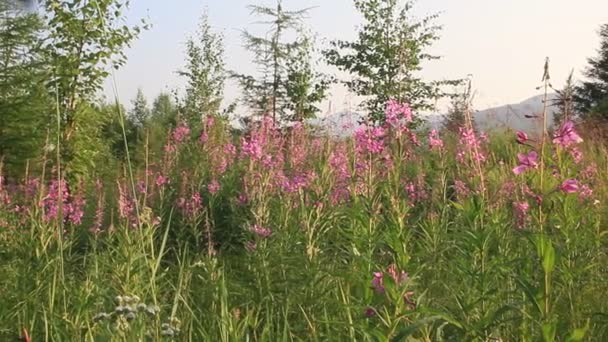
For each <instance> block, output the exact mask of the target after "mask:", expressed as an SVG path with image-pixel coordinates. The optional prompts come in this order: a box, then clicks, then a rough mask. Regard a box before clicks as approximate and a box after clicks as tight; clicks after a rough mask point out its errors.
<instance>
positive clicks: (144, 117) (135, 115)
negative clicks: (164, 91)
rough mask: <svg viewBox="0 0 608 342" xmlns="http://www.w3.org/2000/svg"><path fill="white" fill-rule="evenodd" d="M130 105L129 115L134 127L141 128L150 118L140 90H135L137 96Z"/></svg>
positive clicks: (145, 101)
mask: <svg viewBox="0 0 608 342" xmlns="http://www.w3.org/2000/svg"><path fill="white" fill-rule="evenodd" d="M131 104H132V106H133V107H132V108H131V111H130V113H129V114H130V117H131V120H133V122H134V124H135V125H136V126H138V127H143V126H144V125H145V124H146V122H147V121H148V119H149V118H150V108H149V107H148V101H147V100H146V96H145V95H144V92H143V91H142V90H141V88H138V89H137V94H136V95H135V98H134V99H133V101H131Z"/></svg>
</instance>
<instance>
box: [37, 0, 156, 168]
mask: <svg viewBox="0 0 608 342" xmlns="http://www.w3.org/2000/svg"><path fill="white" fill-rule="evenodd" d="M128 4H129V3H128V1H123V0H97V1H85V0H76V1H72V0H69V1H68V0H47V1H44V2H43V5H44V9H45V13H46V22H47V27H48V36H49V39H48V44H47V46H46V47H45V50H46V52H47V53H48V54H49V59H50V66H51V69H52V70H51V72H52V77H51V79H50V80H49V81H48V86H49V88H50V89H51V90H52V91H53V92H54V93H55V98H56V99H57V114H56V115H57V116H58V118H59V126H60V127H61V132H60V133H61V139H60V140H61V145H62V153H63V159H64V161H65V162H67V163H68V166H67V167H68V170H70V171H75V170H76V169H78V170H79V172H83V171H84V173H85V174H86V170H88V168H87V167H85V165H72V162H73V160H74V159H80V160H89V159H88V157H89V156H88V155H81V152H82V151H81V150H79V149H78V148H77V147H75V146H74V143H73V142H72V140H73V138H74V137H75V136H76V135H81V136H83V137H84V136H86V137H92V136H93V134H95V132H98V131H97V130H96V129H94V130H93V131H90V132H86V131H85V128H87V127H90V128H94V127H95V126H91V125H90V124H89V123H88V122H86V121H88V120H89V118H88V117H87V116H86V113H88V110H87V109H86V108H88V107H90V106H91V105H92V103H93V102H94V101H95V96H96V93H97V92H98V91H99V90H101V87H102V84H103V81H104V80H105V79H106V78H107V77H108V76H109V75H110V72H109V70H108V69H109V68H119V67H120V66H122V65H123V64H124V63H125V62H126V55H125V53H124V49H125V48H126V47H128V46H129V44H130V43H131V42H132V41H133V40H134V39H135V38H136V37H137V35H138V34H139V32H140V31H141V29H142V28H146V25H145V23H143V22H142V23H143V26H142V27H139V26H133V27H129V26H127V25H125V24H123V20H124V17H123V11H124V10H125V9H126V8H127V6H128ZM81 109H82V110H84V112H81V113H79V112H78V110H81ZM77 118H79V119H80V120H81V121H78V120H77ZM97 147H99V148H101V146H97ZM87 148H89V149H95V148H96V147H93V146H87ZM91 152H93V151H91ZM89 166H91V165H89Z"/></svg>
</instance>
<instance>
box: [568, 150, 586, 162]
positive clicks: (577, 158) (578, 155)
mask: <svg viewBox="0 0 608 342" xmlns="http://www.w3.org/2000/svg"><path fill="white" fill-rule="evenodd" d="M570 156H572V159H574V162H575V163H576V164H578V163H580V162H581V161H582V160H583V152H581V150H579V149H578V148H576V147H572V148H571V149H570Z"/></svg>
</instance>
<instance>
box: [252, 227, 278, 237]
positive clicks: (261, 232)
mask: <svg viewBox="0 0 608 342" xmlns="http://www.w3.org/2000/svg"><path fill="white" fill-rule="evenodd" d="M249 230H250V231H251V232H252V233H254V234H256V235H258V236H259V237H262V238H267V237H269V236H270V235H271V234H272V230H270V229H269V228H264V227H262V226H260V225H258V224H254V225H253V227H251V228H249Z"/></svg>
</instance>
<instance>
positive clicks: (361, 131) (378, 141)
mask: <svg viewBox="0 0 608 342" xmlns="http://www.w3.org/2000/svg"><path fill="white" fill-rule="evenodd" d="M384 133H385V132H384V129H383V128H382V127H368V126H366V125H362V126H361V127H359V128H358V129H357V130H356V131H355V144H356V145H355V146H356V150H357V152H359V153H371V154H379V153H381V152H382V151H383V150H384V139H383V138H384Z"/></svg>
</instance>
